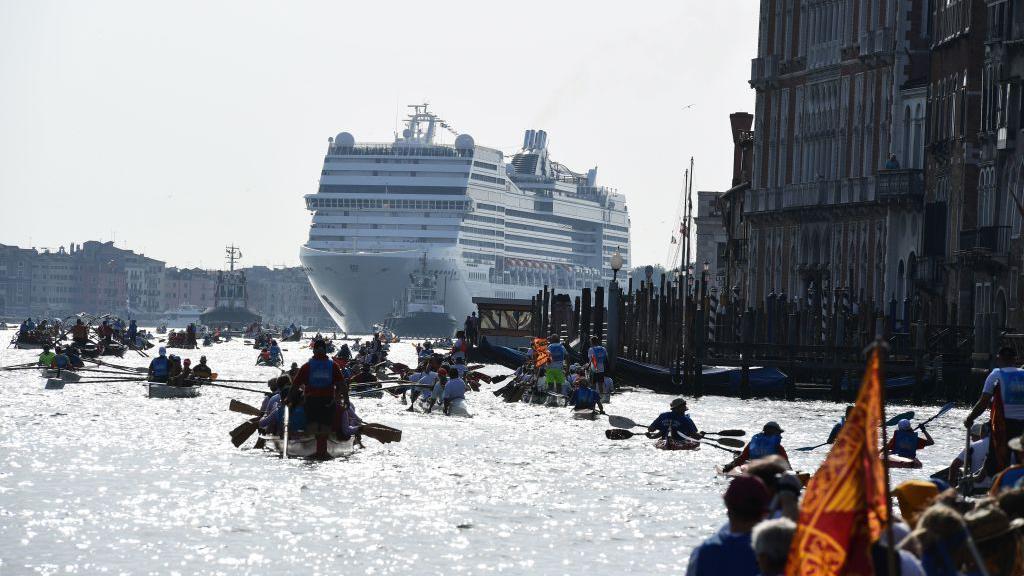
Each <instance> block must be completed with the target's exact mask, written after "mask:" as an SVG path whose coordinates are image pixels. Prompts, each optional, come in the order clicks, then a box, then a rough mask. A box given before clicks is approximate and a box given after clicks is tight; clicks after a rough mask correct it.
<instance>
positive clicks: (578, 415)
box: [572, 408, 597, 420]
mask: <svg viewBox="0 0 1024 576" xmlns="http://www.w3.org/2000/svg"><path fill="white" fill-rule="evenodd" d="M572 417H573V419H574V420H595V419H597V411H596V410H594V409H593V408H577V409H575V410H573V411H572Z"/></svg>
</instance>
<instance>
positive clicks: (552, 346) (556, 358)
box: [544, 334, 568, 392]
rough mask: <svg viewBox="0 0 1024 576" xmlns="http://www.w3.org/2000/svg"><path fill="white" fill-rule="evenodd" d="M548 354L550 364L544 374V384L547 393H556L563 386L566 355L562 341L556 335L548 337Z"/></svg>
mask: <svg viewBox="0 0 1024 576" xmlns="http://www.w3.org/2000/svg"><path fill="white" fill-rule="evenodd" d="M548 342H549V344H548V354H550V355H551V363H549V364H548V366H547V370H546V371H545V372H544V383H545V384H546V385H547V389H548V391H549V392H557V391H559V390H561V389H562V386H563V385H565V357H566V356H567V355H568V353H567V352H566V351H565V346H562V339H561V338H559V337H558V334H552V335H551V336H548Z"/></svg>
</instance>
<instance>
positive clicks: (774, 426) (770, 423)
mask: <svg viewBox="0 0 1024 576" xmlns="http://www.w3.org/2000/svg"><path fill="white" fill-rule="evenodd" d="M762 430H764V431H765V432H768V431H769V430H775V431H776V432H778V433H779V434H782V432H783V430H782V427H781V426H779V423H778V422H776V421H775V420H769V421H768V423H767V424H765V425H764V428H762Z"/></svg>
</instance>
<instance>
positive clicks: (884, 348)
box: [868, 334, 899, 574]
mask: <svg viewBox="0 0 1024 576" xmlns="http://www.w3.org/2000/svg"><path fill="white" fill-rule="evenodd" d="M888 349H889V345H888V344H887V343H886V342H885V340H883V339H882V335H881V334H879V335H877V336H876V337H875V341H874V343H873V344H872V345H871V350H872V352H874V354H875V355H876V356H877V359H878V374H877V375H876V376H875V377H876V378H877V380H878V387H879V396H881V402H879V410H881V411H882V419H881V423H882V467H883V468H884V469H885V511H886V518H887V519H886V523H885V535H886V538H888V540H889V542H888V543H887V546H886V547H885V550H886V559H887V560H888V564H889V566H888V570H887V572H886V573H887V574H898V572H897V571H896V567H897V566H898V562H897V560H896V555H897V554H899V552H897V551H896V536H895V535H894V534H893V530H892V525H893V521H894V519H893V516H892V491H891V489H890V487H889V431H888V429H887V427H886V425H885V422H886V418H885V379H884V375H885V371H884V369H883V367H884V366H885V360H886V358H887V357H888ZM872 364H873V363H872V362H871V360H870V358H869V359H868V365H869V366H871V365H872Z"/></svg>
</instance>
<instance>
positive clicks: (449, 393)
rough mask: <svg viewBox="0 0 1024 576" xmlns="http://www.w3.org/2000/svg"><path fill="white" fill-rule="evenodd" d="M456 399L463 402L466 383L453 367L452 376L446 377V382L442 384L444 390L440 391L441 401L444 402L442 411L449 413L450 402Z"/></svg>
mask: <svg viewBox="0 0 1024 576" xmlns="http://www.w3.org/2000/svg"><path fill="white" fill-rule="evenodd" d="M458 400H462V401H463V402H465V400H466V383H465V382H464V381H463V380H462V377H461V376H460V374H459V371H458V369H457V368H456V369H455V372H454V373H453V376H452V378H449V379H448V382H447V383H445V385H444V390H443V391H442V392H441V401H442V402H443V404H444V413H445V414H451V411H452V403H453V402H455V401H458Z"/></svg>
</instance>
